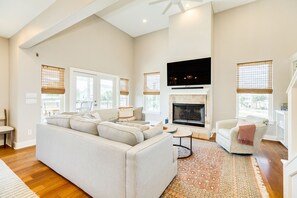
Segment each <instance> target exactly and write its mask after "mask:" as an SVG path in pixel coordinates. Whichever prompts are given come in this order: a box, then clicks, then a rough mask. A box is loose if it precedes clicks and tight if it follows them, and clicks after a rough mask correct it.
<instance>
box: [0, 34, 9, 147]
mask: <svg viewBox="0 0 297 198" xmlns="http://www.w3.org/2000/svg"><path fill="white" fill-rule="evenodd" d="M8 76H9V55H8V39H6V38H1V37H0V108H5V109H7V110H9V81H8ZM2 124H3V123H0V125H2ZM2 144H3V135H1V137H0V145H2Z"/></svg>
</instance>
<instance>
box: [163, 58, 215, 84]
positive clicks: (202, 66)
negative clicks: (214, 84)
mask: <svg viewBox="0 0 297 198" xmlns="http://www.w3.org/2000/svg"><path fill="white" fill-rule="evenodd" d="M210 84H211V58H210V57H209V58H202V59H195V60H187V61H180V62H172V63H167V85H168V86H179V85H210Z"/></svg>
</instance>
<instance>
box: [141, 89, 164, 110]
mask: <svg viewBox="0 0 297 198" xmlns="http://www.w3.org/2000/svg"><path fill="white" fill-rule="evenodd" d="M145 96H146V95H143V113H144V114H151V115H161V94H160V95H159V96H160V100H159V103H160V109H159V111H146V109H145ZM147 96H150V95H147Z"/></svg>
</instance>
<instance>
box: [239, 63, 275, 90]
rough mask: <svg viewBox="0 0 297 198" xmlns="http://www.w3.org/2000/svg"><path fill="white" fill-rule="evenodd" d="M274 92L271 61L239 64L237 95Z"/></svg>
mask: <svg viewBox="0 0 297 198" xmlns="http://www.w3.org/2000/svg"><path fill="white" fill-rule="evenodd" d="M272 92H273V89H272V61H271V60H268V61H258V62H249V63H239V64H237V93H256V94H271V93H272Z"/></svg>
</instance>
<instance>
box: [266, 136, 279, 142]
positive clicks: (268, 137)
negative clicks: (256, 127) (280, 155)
mask: <svg viewBox="0 0 297 198" xmlns="http://www.w3.org/2000/svg"><path fill="white" fill-rule="evenodd" d="M263 139H264V140H270V141H278V139H277V137H276V136H275V135H264V137H263Z"/></svg>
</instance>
